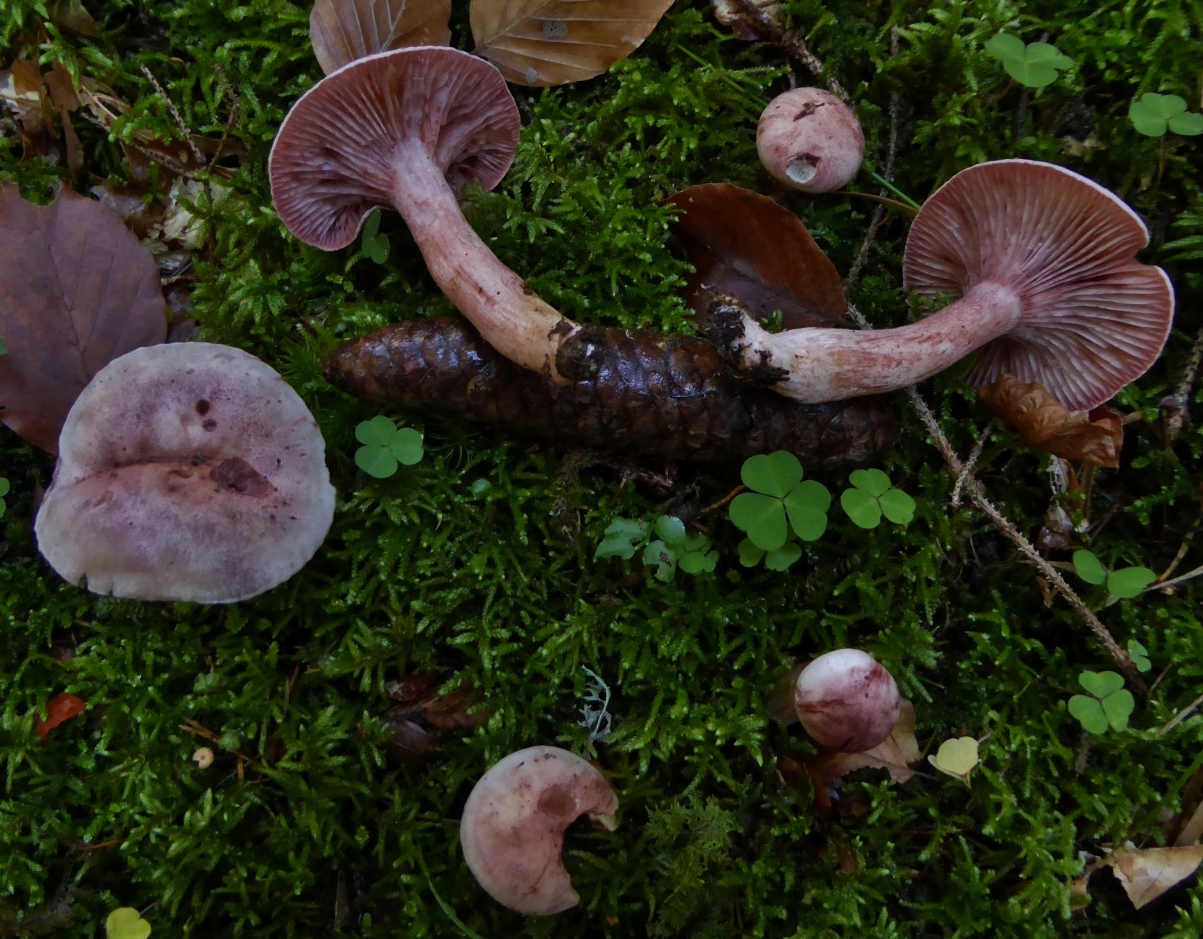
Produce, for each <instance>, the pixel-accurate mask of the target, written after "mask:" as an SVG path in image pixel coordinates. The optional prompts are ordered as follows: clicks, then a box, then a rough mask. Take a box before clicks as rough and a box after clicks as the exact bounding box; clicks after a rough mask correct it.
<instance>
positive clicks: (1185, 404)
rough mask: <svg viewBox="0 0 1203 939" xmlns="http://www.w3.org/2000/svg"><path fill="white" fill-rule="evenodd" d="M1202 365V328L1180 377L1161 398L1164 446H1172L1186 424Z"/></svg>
mask: <svg viewBox="0 0 1203 939" xmlns="http://www.w3.org/2000/svg"><path fill="white" fill-rule="evenodd" d="M1201 365H1203V329H1200V330H1199V332H1198V334H1197V335H1196V336H1195V341H1194V344H1193V345H1192V346H1191V349H1190V355H1188V356H1187V358H1186V367H1185V368H1183V369H1182V379H1181V380H1180V381H1179V382H1178V387H1177V388H1176V389H1175V390H1174V393H1173V394H1172V395H1167V396H1166V397H1165V398H1163V399H1162V400H1161V405H1160V410H1161V423H1162V427H1163V435H1164V438H1165V446H1167V447H1169V446H1172V445H1173V443H1174V441H1175V440H1177V439H1178V434H1180V433H1181V432H1182V428H1183V427H1185V426H1186V419H1187V415H1188V414H1189V412H1190V399H1191V392H1192V391H1193V390H1194V387H1195V381H1196V379H1198V377H1199V368H1200V366H1201Z"/></svg>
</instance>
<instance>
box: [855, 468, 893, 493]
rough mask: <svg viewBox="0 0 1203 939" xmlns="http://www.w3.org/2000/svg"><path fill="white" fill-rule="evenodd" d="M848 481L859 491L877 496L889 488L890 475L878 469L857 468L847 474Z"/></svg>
mask: <svg viewBox="0 0 1203 939" xmlns="http://www.w3.org/2000/svg"><path fill="white" fill-rule="evenodd" d="M848 482H850V483H852V485H853V486H855V487H856V488H857V489H859V490H861V492H867V493H868V494H869V495H871V496H873V497H874V498H877V497H878V496H880V495H882V494H883V493H885V491H886V490H887V489H889V488H890V477H889V476H887V475H886V474H885V473H884V472H882V471H881V470H879V469H858V470H853V471H852V472H851V473H849V474H848Z"/></svg>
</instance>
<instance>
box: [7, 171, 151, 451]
mask: <svg viewBox="0 0 1203 939" xmlns="http://www.w3.org/2000/svg"><path fill="white" fill-rule="evenodd" d="M166 335H167V319H166V315H165V304H164V302H163V294H162V291H161V290H160V288H159V272H158V269H157V267H156V266H155V261H154V258H153V257H152V256H151V254H150V252H149V251H148V250H147V249H146V248H144V247H142V245H140V244H139V243H138V240H137V238H135V237H134V235H133V233H131V232H130V231H129V230H128V229H127V228H126V227H125V226H124V225H123V224H122V223H121V219H120V218H119V217H118V216H117V215H116V213H114V212H113V211H112V210H111V209H107V208H105V207H104V206H102V205H100V204H99V203H97V202H93V201H92V200H91V199H85V198H84V197H83V196H78V195H76V194H75V193H73V192H71V191H70V190H67V189H64V190H63V191H62V192H60V193H59V196H58V198H57V199H55V201H54V202H53V203H52V204H51V205H48V206H37V205H34V204H33V203H31V202H26V201H25V200H24V199H22V198H21V196H20V194H19V193H18V192H17V188H16V187H15V186H12V185H8V186H4V187H0V338H2V339H3V340H4V342H5V344H6V345H7V346H8V354H7V355H5V356H0V405H2V406H3V410H2V411H0V420H3V422H4V423H5V424H7V425H8V426H9V427H10V428H12V429H13V430H14V431H16V432H17V433H18V434H20V435H21V436H22V437H24V438H25V439H26V440H28V441H29V442H30V443H32V444H34V445H35V446H38V447H41V448H42V449H43V450H46V451H48V452H50V453H57V452H58V434H59V430H61V429H62V426H63V421H64V420H65V419H66V417H67V412H68V411H69V410H70V409H71V405H72V404H73V403H74V402H75V399H76V397H78V396H79V393H80V392H81V391H82V390H83V388H84V385H86V384H87V383H88V382H89V381H91V379H92V376H93V375H95V374H96V373H97V372H98V371H100V369H102V368H103V367H104V366H105V365H107V364H108V363H109V362H111V361H112V360H113V359H115V358H116V357H117V356H119V355H123V354H124V353H126V352H129V351H130V350H132V349H137V348H139V347H140V346H148V345H154V344H156V343H160V342H162V341H163V340H164V339H165V338H166Z"/></svg>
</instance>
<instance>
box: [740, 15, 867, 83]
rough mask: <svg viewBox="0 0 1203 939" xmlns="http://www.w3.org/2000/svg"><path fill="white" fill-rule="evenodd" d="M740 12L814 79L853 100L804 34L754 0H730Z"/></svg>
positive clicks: (757, 30)
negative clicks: (813, 49)
mask: <svg viewBox="0 0 1203 939" xmlns="http://www.w3.org/2000/svg"><path fill="white" fill-rule="evenodd" d="M730 2H731V5H732V6H734V7H735V8H736V9H737V10H738V11H739V12H740V14H741V15H742V16H743V17H744V18H745V19H746V20H747V21H748V22H749V23H750V24H751V25H752V26H753V27H754V28H755V31H756V32H758V33H760V34H761V35H763V36H765V37H767V41H768V42H771V43H772V44H773V45H775V46H779V47H780V48H782V49H784V50H785V53H786V54H787V55H788V56H789V57H790V58H792V59H795V60H796V61H798V62H799V63H801V64H802V65H803V66H804V67H805V68H806V69H807V71H809V72H810V73H811V74H812V75H814V76H815V78H817V79H819V80H820V81H825V82H826V83H827V88H828V90H829V91H830V92H831V93H832V94H833V95H836V96H837V97H839V98H842V99H843V100H845V101H850V100H851V99H850V98H849V96H848V92H847V91H846V90H845V89H844V86H843V85H841V84H840V82H839V79H838V78H836V77H835V76H833V75H826V74H825V73H826V71H827V66H825V65H824V64H823V60H822V59H820V58H819V57H818V56H817V55H815V54H814V53H813V52H811V51H810V49H809V48H808V47H807V45H806V43H805V42H804V41H803V40H802V37H801V36H799V35H798V33H797V32H796V31H795V30H792V29H789V28H787V27H786V26H785V24H784V23H782V22H781V21H780V20H778V19H777V18H776V17H774V16H772V15H770V14H769V13H766V12H765V11H764V10H763V9H762V8H761V7H759V6H757V5H756V4H755V3H753V2H752V0H730Z"/></svg>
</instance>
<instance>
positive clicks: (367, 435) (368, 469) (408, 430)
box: [355, 414, 423, 479]
mask: <svg viewBox="0 0 1203 939" xmlns="http://www.w3.org/2000/svg"><path fill="white" fill-rule="evenodd" d="M355 439H356V440H358V441H359V442H360V443H361V444H363V446H362V447H360V448H359V449H358V450H356V451H355V465H356V466H358V467H359V468H360V469H361V470H363V471H364V472H365V473H367V474H368V475H370V476H375V477H376V478H377V479H385V478H386V477H389V476H392V475H393V474H394V473H395V472H397V467H398V466H399V465H400V464H405V465H406V466H412V465H413V464H414V463H417V462H419V461H420V460H421V459H422V454H423V449H422V435H421V434H420V433H418V431H416V430H414V429H413V428H412V427H398V426H397V425H396V424H394V423H393V422H392V420H391V419H390V418H387V417H385V416H384V415H383V414H378V415H376V416H375V417H373V418H372V419H371V420H369V421H363V422H362V423H360V424H359V425H358V426H357V427H356V428H355Z"/></svg>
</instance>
